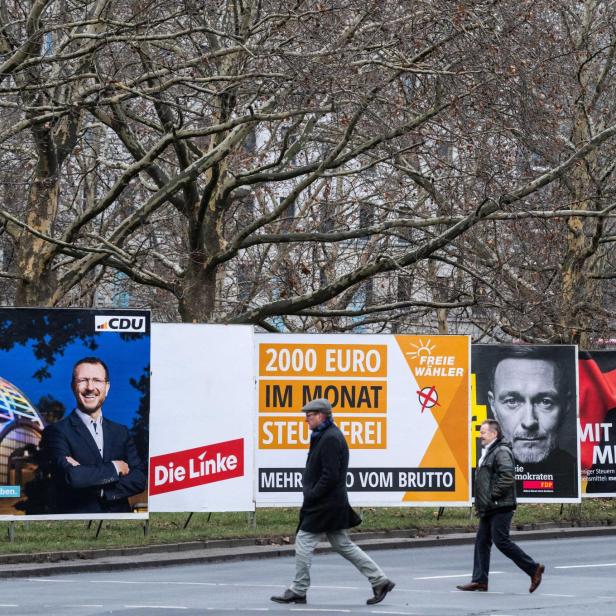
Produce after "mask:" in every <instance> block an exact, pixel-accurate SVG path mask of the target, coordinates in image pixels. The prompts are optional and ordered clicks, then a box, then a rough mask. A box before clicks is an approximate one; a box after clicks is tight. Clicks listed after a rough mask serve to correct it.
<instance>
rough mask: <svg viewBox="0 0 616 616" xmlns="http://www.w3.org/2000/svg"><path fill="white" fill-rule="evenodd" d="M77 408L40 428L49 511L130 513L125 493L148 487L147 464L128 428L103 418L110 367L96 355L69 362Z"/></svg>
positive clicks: (65, 512)
mask: <svg viewBox="0 0 616 616" xmlns="http://www.w3.org/2000/svg"><path fill="white" fill-rule="evenodd" d="M71 386H72V390H73V394H74V396H75V403H76V408H75V410H74V411H73V412H72V413H71V414H70V415H69V416H68V417H65V418H64V419H62V420H61V421H59V422H58V423H55V424H50V425H48V426H47V427H46V428H45V430H44V431H43V438H42V441H41V450H42V452H43V455H42V459H43V460H44V464H45V465H46V466H47V470H48V471H49V472H50V474H51V479H52V485H53V488H54V489H53V497H52V498H53V502H52V503H50V508H51V510H52V513H59V514H62V513H64V514H89V513H130V512H131V507H130V504H129V502H128V497H130V496H133V495H135V494H139V493H140V492H143V490H145V487H146V481H147V480H146V469H145V464H144V463H143V462H142V461H141V459H140V457H139V455H138V454H137V448H136V446H135V443H134V441H133V439H132V438H131V436H130V433H129V431H128V428H127V427H126V426H124V425H122V424H119V423H116V422H114V421H111V420H109V419H106V418H104V417H103V403H104V402H105V399H106V398H107V394H108V393H109V387H110V383H109V370H108V368H107V365H106V364H105V363H104V362H103V361H102V360H101V359H99V358H98V357H84V358H83V359H80V360H79V361H78V362H77V363H76V364H75V366H74V367H73V373H72V382H71Z"/></svg>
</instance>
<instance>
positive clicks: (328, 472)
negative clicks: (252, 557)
mask: <svg viewBox="0 0 616 616" xmlns="http://www.w3.org/2000/svg"><path fill="white" fill-rule="evenodd" d="M302 412H304V413H306V423H307V424H308V427H309V428H310V430H311V435H310V449H309V451H308V460H307V461H306V469H305V470H304V477H303V488H304V503H303V505H302V508H301V510H300V514H299V525H298V531H297V535H296V537H295V579H294V580H293V583H292V584H291V586H290V588H288V589H287V590H285V591H284V593H283V594H282V595H280V596H274V597H271V600H272V601H275V602H276V603H306V593H307V591H308V587H309V586H310V565H311V564H312V555H313V553H314V550H315V548H316V546H317V544H318V542H319V538H320V535H321V533H325V534H326V535H327V539H328V540H329V542H330V544H331V546H332V548H333V549H334V550H335V551H336V552H338V554H340V555H341V556H344V558H346V559H347V560H349V561H350V562H351V563H353V564H354V565H355V566H356V567H357V569H358V570H359V571H360V573H361V574H362V575H364V576H366V577H367V578H368V580H369V581H370V584H371V585H372V591H373V596H372V597H370V598H369V599H368V600H367V601H366V603H368V604H369V605H373V604H375V603H380V602H381V601H382V600H383V599H384V598H385V596H386V595H387V593H388V592H390V591H391V590H392V589H393V588H394V586H395V584H394V583H393V582H392V581H391V580H389V579H387V577H386V576H385V574H384V573H383V571H382V570H381V568H380V567H379V566H378V565H377V564H376V563H375V562H374V561H373V560H372V559H371V558H370V557H369V556H368V555H367V554H366V553H365V552H363V551H362V550H361V549H360V548H358V547H357V546H356V545H355V544H354V543H353V542H352V541H351V540H350V539H349V536H348V533H347V530H348V529H349V528H352V527H353V526H357V525H358V524H360V523H361V519H360V518H359V516H358V515H357V514H356V513H355V511H353V509H352V508H351V506H350V505H349V500H348V496H347V489H346V474H347V469H348V466H349V447H348V445H347V443H346V441H345V440H344V436H343V435H342V432H340V430H339V429H338V427H337V426H336V425H335V424H334V419H333V416H332V406H331V404H330V403H329V402H328V401H327V400H326V399H325V398H319V399H317V400H312V402H309V403H308V404H306V405H305V406H304V407H303V408H302Z"/></svg>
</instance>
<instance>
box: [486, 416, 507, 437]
mask: <svg viewBox="0 0 616 616" xmlns="http://www.w3.org/2000/svg"><path fill="white" fill-rule="evenodd" d="M481 425H482V426H483V425H486V426H489V428H490V430H492V432H496V436H497V438H503V429H502V428H501V425H500V423H499V422H498V421H497V420H496V419H484V420H483V421H482V422H481Z"/></svg>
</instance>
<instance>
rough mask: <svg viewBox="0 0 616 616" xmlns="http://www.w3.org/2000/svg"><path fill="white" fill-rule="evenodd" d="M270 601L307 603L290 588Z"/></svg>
mask: <svg viewBox="0 0 616 616" xmlns="http://www.w3.org/2000/svg"><path fill="white" fill-rule="evenodd" d="M383 596H385V595H383ZM270 599H271V600H272V601H274V602H275V603H306V595H304V596H303V597H302V595H297V594H295V593H294V592H293V591H292V590H289V589H288V588H287V590H285V591H284V593H283V594H282V595H281V596H280V597H270Z"/></svg>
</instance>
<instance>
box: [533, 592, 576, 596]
mask: <svg viewBox="0 0 616 616" xmlns="http://www.w3.org/2000/svg"><path fill="white" fill-rule="evenodd" d="M541 596H542V597H577V595H557V594H555V593H550V592H542V593H541Z"/></svg>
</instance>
